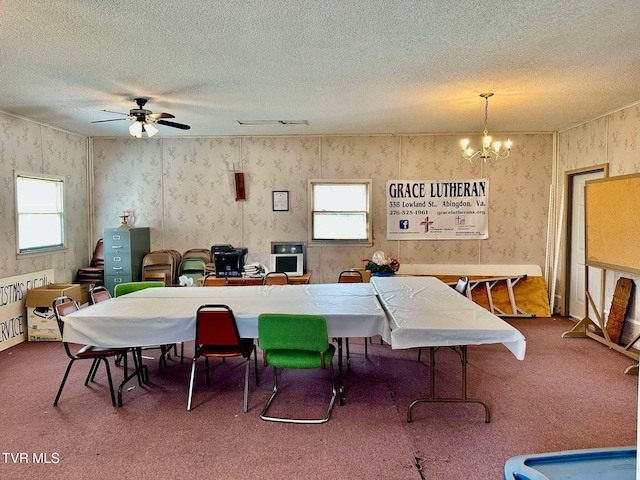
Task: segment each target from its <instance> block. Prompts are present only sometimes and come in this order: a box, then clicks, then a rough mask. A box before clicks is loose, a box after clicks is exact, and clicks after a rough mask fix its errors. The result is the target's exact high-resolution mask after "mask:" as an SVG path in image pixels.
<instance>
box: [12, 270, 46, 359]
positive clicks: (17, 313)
mask: <svg viewBox="0 0 640 480" xmlns="http://www.w3.org/2000/svg"><path fill="white" fill-rule="evenodd" d="M53 274H54V271H53V269H50V270H42V271H40V272H33V273H27V274H25V275H18V276H15V277H7V278H2V279H0V351H2V350H5V349H7V348H9V347H12V346H14V345H17V344H18V343H21V342H24V341H25V340H26V339H27V317H26V311H25V306H24V302H25V300H26V298H27V290H29V289H31V288H35V287H42V286H43V285H48V284H49V283H51V282H53Z"/></svg>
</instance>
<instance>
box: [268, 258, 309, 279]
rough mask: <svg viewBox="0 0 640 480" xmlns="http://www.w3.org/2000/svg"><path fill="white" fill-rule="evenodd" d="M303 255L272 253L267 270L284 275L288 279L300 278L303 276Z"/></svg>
mask: <svg viewBox="0 0 640 480" xmlns="http://www.w3.org/2000/svg"><path fill="white" fill-rule="evenodd" d="M303 259H304V255H302V254H301V253H272V254H271V256H270V259H269V270H270V271H272V272H278V273H286V274H287V275H289V276H290V277H300V276H302V275H303V274H304V268H303Z"/></svg>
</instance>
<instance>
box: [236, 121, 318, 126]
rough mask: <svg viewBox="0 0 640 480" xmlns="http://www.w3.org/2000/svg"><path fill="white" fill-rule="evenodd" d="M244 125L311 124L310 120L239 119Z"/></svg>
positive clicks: (240, 123) (239, 123)
mask: <svg viewBox="0 0 640 480" xmlns="http://www.w3.org/2000/svg"><path fill="white" fill-rule="evenodd" d="M237 122H238V125H242V126H243V127H264V126H276V127H277V126H281V125H309V120H237Z"/></svg>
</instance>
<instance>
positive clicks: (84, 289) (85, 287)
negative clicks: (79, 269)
mask: <svg viewBox="0 0 640 480" xmlns="http://www.w3.org/2000/svg"><path fill="white" fill-rule="evenodd" d="M94 285H95V284H94V283H81V284H80V294H81V295H82V299H81V300H79V301H78V303H79V304H83V303H88V302H89V290H91V288H92V287H93V286H94Z"/></svg>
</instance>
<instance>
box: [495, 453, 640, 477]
mask: <svg viewBox="0 0 640 480" xmlns="http://www.w3.org/2000/svg"><path fill="white" fill-rule="evenodd" d="M635 478H636V447H635V446H633V447H614V448H594V449H588V450H569V451H566V452H552V453H540V454H536V455H520V456H517V457H512V458H510V459H509V460H507V462H506V463H505V465H504V480H578V479H579V480H592V479H593V480H596V479H597V480H635Z"/></svg>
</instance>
